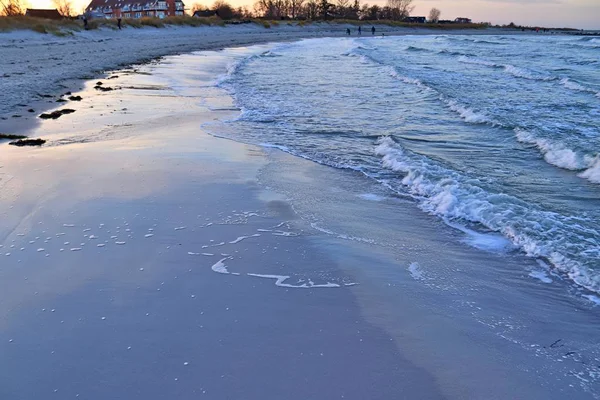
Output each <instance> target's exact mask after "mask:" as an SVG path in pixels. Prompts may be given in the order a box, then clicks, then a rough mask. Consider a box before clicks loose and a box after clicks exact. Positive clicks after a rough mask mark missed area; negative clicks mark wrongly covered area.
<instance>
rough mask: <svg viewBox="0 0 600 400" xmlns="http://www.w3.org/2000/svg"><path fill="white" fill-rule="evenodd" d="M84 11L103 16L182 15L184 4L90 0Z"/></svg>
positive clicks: (171, 0)
mask: <svg viewBox="0 0 600 400" xmlns="http://www.w3.org/2000/svg"><path fill="white" fill-rule="evenodd" d="M85 12H86V14H91V15H98V14H101V15H104V18H142V17H156V18H164V17H172V16H177V15H179V16H181V15H184V4H183V1H181V0H150V1H148V2H144V1H143V0H142V1H140V0H92V2H91V3H90V4H89V5H88V6H87V8H86V9H85Z"/></svg>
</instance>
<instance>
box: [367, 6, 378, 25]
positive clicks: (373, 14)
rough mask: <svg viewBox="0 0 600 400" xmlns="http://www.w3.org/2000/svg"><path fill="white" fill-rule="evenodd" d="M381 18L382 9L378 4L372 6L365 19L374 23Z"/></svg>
mask: <svg viewBox="0 0 600 400" xmlns="http://www.w3.org/2000/svg"><path fill="white" fill-rule="evenodd" d="M380 18H381V7H379V6H378V5H377V4H374V5H372V6H371V7H369V8H368V10H367V14H366V17H365V19H368V20H371V21H374V20H377V19H380Z"/></svg>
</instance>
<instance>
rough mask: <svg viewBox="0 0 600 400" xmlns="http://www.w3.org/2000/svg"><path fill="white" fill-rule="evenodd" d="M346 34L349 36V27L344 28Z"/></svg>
mask: <svg viewBox="0 0 600 400" xmlns="http://www.w3.org/2000/svg"><path fill="white" fill-rule="evenodd" d="M346 35H348V36H350V28H346Z"/></svg>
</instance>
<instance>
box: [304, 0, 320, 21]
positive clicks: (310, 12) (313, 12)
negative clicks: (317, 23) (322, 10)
mask: <svg viewBox="0 0 600 400" xmlns="http://www.w3.org/2000/svg"><path fill="white" fill-rule="evenodd" d="M304 14H305V15H306V19H309V20H312V21H314V20H316V19H317V18H319V4H318V3H317V0H307V2H306V4H305V6H304Z"/></svg>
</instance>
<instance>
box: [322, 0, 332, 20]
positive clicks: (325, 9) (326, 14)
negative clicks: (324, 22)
mask: <svg viewBox="0 0 600 400" xmlns="http://www.w3.org/2000/svg"><path fill="white" fill-rule="evenodd" d="M332 7H333V4H331V3H329V2H328V1H327V0H321V1H320V2H319V16H320V17H321V19H330V18H331V8H332Z"/></svg>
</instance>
